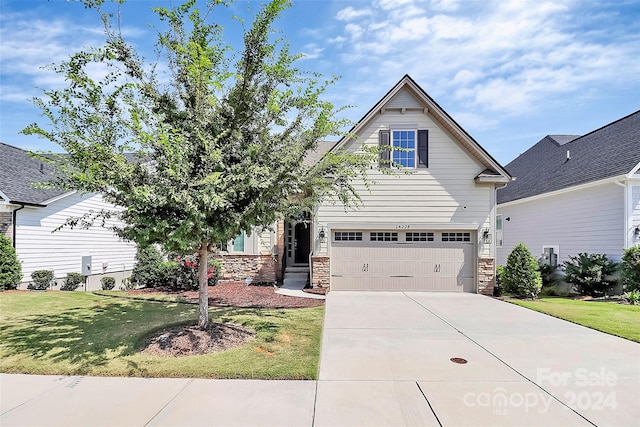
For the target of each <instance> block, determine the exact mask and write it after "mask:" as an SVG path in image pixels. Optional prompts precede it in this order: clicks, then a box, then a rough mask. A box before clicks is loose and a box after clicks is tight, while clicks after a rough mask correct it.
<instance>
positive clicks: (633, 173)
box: [627, 163, 640, 178]
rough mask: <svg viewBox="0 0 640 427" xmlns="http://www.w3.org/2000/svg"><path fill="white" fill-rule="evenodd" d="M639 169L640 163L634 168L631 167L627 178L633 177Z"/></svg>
mask: <svg viewBox="0 0 640 427" xmlns="http://www.w3.org/2000/svg"><path fill="white" fill-rule="evenodd" d="M638 171H640V163H638V164H637V165H635V166H634V167H633V169H631V171H630V172H629V173H628V174H627V178H631V177H633V175H635V174H637V173H638Z"/></svg>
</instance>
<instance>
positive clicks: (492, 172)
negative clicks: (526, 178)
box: [332, 74, 512, 182]
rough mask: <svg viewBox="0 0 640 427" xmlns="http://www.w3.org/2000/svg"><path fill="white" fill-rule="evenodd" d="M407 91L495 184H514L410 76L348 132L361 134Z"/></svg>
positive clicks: (500, 167) (344, 139)
mask: <svg viewBox="0 0 640 427" xmlns="http://www.w3.org/2000/svg"><path fill="white" fill-rule="evenodd" d="M405 88H406V89H408V90H409V91H410V92H411V93H412V95H413V96H415V98H416V99H417V100H418V101H420V103H421V104H422V105H424V113H425V114H429V115H431V116H432V117H433V118H434V119H435V120H436V121H437V122H438V123H440V124H441V125H442V126H443V127H444V128H445V129H447V130H448V131H449V132H450V133H451V134H452V135H453V136H454V138H456V140H457V141H459V142H460V144H462V146H463V147H465V148H466V150H467V151H468V152H469V153H470V154H471V155H472V156H473V157H475V158H476V159H477V160H478V161H479V162H480V163H481V164H482V165H483V166H485V167H486V169H487V170H488V172H489V173H487V170H485V172H483V177H485V178H486V177H488V176H492V177H493V178H491V179H492V182H511V180H512V178H511V175H510V174H509V172H507V170H506V169H505V168H504V167H503V166H501V165H500V163H498V161H497V160H495V159H494V158H493V157H492V156H491V155H490V154H489V153H488V152H487V151H486V150H485V149H484V148H482V147H481V146H480V144H478V142H477V141H476V140H475V139H473V138H472V137H471V135H469V134H468V133H467V131H465V130H464V129H462V127H461V126H460V125H459V124H458V123H456V121H455V120H453V118H452V117H451V116H450V115H449V114H448V113H447V112H446V111H444V110H443V109H442V108H441V107H440V105H438V103H436V102H435V101H434V100H433V98H431V97H430V96H429V95H428V94H427V93H426V92H425V91H424V90H423V89H422V88H421V87H420V86H419V85H418V84H417V83H416V82H415V81H414V80H413V79H412V78H411V77H410V76H409V75H408V74H405V75H404V77H402V78H401V79H400V81H399V82H398V83H396V85H395V86H393V87H392V88H391V90H389V92H387V93H386V95H384V96H383V97H382V99H381V100H380V101H378V103H377V104H375V105H374V106H373V107H372V108H371V109H370V110H369V111H368V112H367V114H365V115H364V117H363V118H362V119H360V121H358V122H357V123H356V124H355V126H353V127H352V128H351V130H350V131H349V132H348V133H349V134H351V135H354V134H358V133H359V132H360V131H361V130H362V129H363V128H364V127H366V126H367V124H368V123H369V122H370V121H371V120H373V118H374V117H375V116H376V115H378V114H380V112H381V111H382V110H383V109H384V107H385V105H386V104H387V103H388V102H389V101H390V100H391V99H392V98H393V97H394V96H395V95H396V94H398V92H400V91H401V90H402V89H405ZM351 140H352V138H350V137H349V136H345V137H343V138H342V139H340V140H339V141H338V142H337V143H336V145H335V146H334V147H333V148H332V150H336V149H339V148H341V147H343V146H344V145H345V144H347V142H349V141H351Z"/></svg>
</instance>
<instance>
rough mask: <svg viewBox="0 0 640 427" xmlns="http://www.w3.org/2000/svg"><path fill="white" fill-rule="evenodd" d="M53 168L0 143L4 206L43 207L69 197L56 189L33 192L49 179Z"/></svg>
mask: <svg viewBox="0 0 640 427" xmlns="http://www.w3.org/2000/svg"><path fill="white" fill-rule="evenodd" d="M52 173H53V168H52V166H51V165H49V164H46V163H42V162H41V161H40V160H38V159H35V158H33V157H31V156H30V155H29V152H28V151H25V150H23V149H21V148H18V147H13V146H11V145H8V144H4V143H2V142H0V192H1V193H2V198H6V199H7V200H6V201H7V202H12V203H24V204H29V205H36V206H45V204H46V202H47V201H48V200H51V199H53V198H56V197H59V196H61V195H63V194H67V193H70V192H69V191H68V190H63V189H57V188H34V186H32V185H31V184H32V183H40V182H46V181H48V180H50V179H51V176H52Z"/></svg>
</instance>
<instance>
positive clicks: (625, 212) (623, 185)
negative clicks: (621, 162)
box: [613, 179, 630, 248]
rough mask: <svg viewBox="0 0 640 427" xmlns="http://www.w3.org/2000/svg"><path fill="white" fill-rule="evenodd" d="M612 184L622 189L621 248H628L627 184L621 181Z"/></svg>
mask: <svg viewBox="0 0 640 427" xmlns="http://www.w3.org/2000/svg"><path fill="white" fill-rule="evenodd" d="M613 183H614V184H616V185H619V186H620V187H622V188H624V243H623V248H627V247H629V246H630V245H629V200H628V197H627V184H626V182H624V181H623V180H621V179H619V180H615V181H613Z"/></svg>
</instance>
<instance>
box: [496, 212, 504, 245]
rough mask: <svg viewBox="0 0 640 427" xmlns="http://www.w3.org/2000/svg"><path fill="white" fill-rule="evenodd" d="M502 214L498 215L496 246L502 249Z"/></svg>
mask: <svg viewBox="0 0 640 427" xmlns="http://www.w3.org/2000/svg"><path fill="white" fill-rule="evenodd" d="M502 235H503V234H502V214H498V215H496V246H497V247H499V248H501V247H502Z"/></svg>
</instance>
